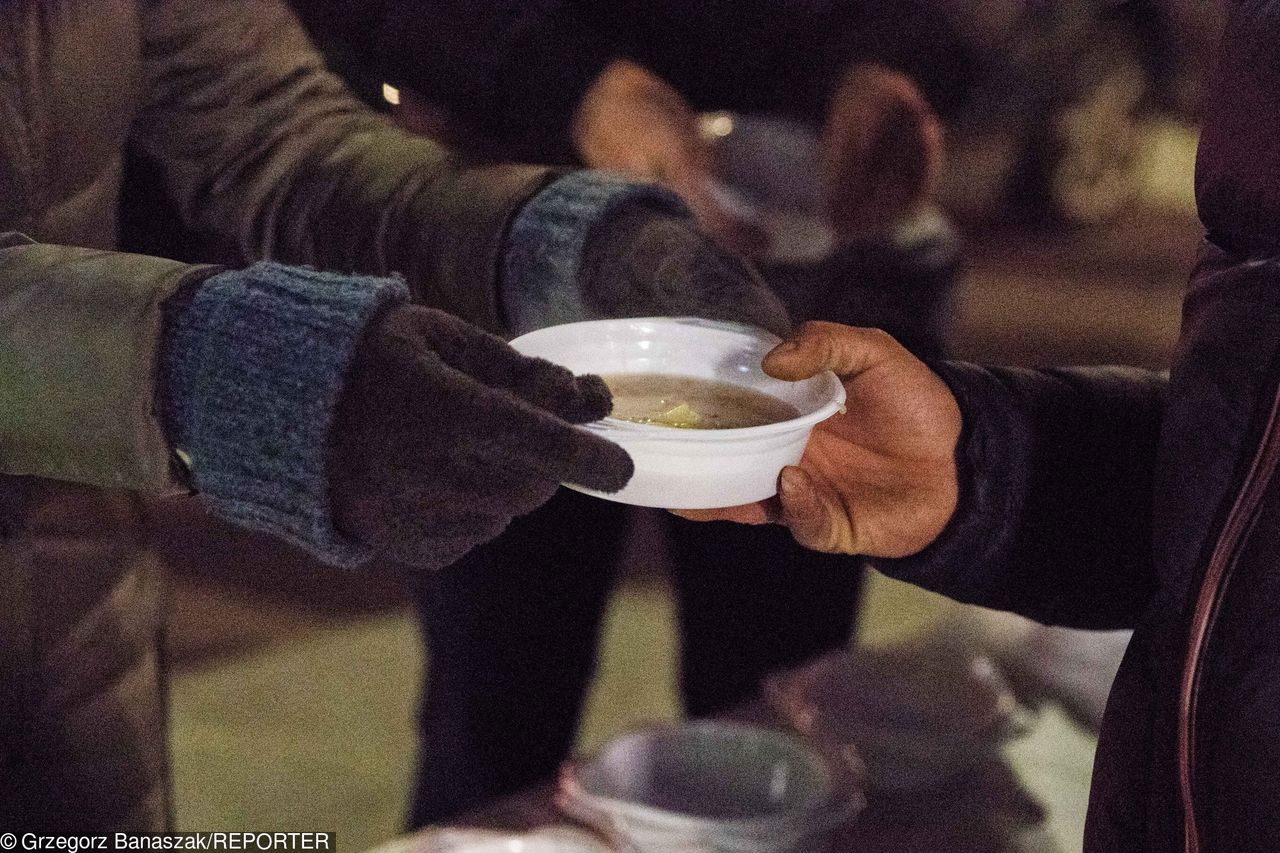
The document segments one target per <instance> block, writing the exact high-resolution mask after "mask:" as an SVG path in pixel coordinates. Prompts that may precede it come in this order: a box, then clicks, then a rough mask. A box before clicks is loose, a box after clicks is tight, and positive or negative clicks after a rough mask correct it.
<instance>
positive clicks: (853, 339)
mask: <svg viewBox="0 0 1280 853" xmlns="http://www.w3.org/2000/svg"><path fill="white" fill-rule="evenodd" d="M764 370H765V372H766V373H768V374H769V375H771V376H773V377H775V378H779V379H786V380H790V381H798V380H803V379H806V378H808V377H811V376H814V375H817V374H818V373H820V372H822V371H824V370H832V371H834V372H835V373H836V374H837V375H838V376H839V377H840V378H841V381H842V382H843V383H844V387H845V393H846V404H845V405H846V411H845V412H844V413H842V414H838V415H835V416H833V417H831V418H829V419H827V420H825V421H823V422H822V423H820V424H818V426H817V427H816V428H815V429H814V431H813V433H812V435H811V436H810V439H809V443H808V445H807V446H806V448H805V452H804V455H803V457H802V458H801V461H800V463H799V465H798V466H795V467H788V468H785V469H783V472H782V474H781V475H780V477H779V495H778V499H777V504H776V506H775V505H771V504H770V503H769V502H762V503H760V504H756V505H753V506H737V507H730V508H725V509H720V510H708V511H701V512H697V513H689V512H681V513H679V514H680V515H682V516H684V517H686V518H692V519H693V520H699V521H710V520H728V521H739V522H745V523H762V522H765V521H771V520H774V519H775V518H776V519H777V520H778V521H780V522H781V523H782V524H785V525H786V526H787V527H788V528H790V529H791V531H792V533H793V535H794V536H795V537H796V539H797V540H798V541H799V542H800V543H801V544H803V545H805V546H806V547H810V548H812V549H814V550H820V551H832V552H840V553H850V554H855V553H856V554H865V555H868V556H878V557H902V556H907V555H909V554H913V553H916V552H918V551H920V550H922V549H923V548H924V547H925V546H927V545H928V544H929V543H930V542H932V541H933V540H934V539H935V538H936V537H937V536H938V534H940V533H941V532H942V530H943V528H944V527H945V526H946V524H947V522H948V521H949V520H950V518H951V515H952V514H953V513H954V511H955V507H956V503H957V500H958V494H959V486H958V479H957V472H956V464H955V450H956V445H957V442H958V441H959V436H960V429H961V415H960V409H959V406H958V404H957V403H956V400H955V398H954V396H952V394H951V392H950V390H949V389H948V388H947V386H946V384H945V383H943V382H942V380H941V379H940V378H938V376H937V375H936V374H934V373H933V371H931V370H930V369H929V368H928V367H927V366H926V365H925V364H924V363H923V362H921V361H919V360H918V359H916V358H915V357H914V356H912V355H911V354H910V353H909V352H907V351H906V350H905V349H904V348H903V347H902V346H901V345H900V344H898V343H897V342H896V341H895V340H893V338H892V337H890V336H889V335H887V334H885V333H884V332H881V331H878V330H874V329H859V328H853V327H849V326H841V325H839V324H835V323H807V324H805V325H804V326H802V327H801V328H800V329H799V330H798V332H797V334H796V335H795V336H794V337H793V338H792V339H790V340H789V341H786V342H784V343H782V344H780V345H778V346H777V347H776V348H774V349H773V350H772V351H771V352H770V353H769V354H768V355H767V356H765V359H764Z"/></svg>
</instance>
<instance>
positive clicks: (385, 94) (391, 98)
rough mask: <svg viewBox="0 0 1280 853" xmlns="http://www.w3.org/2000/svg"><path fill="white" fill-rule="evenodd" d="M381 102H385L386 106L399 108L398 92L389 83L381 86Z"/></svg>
mask: <svg viewBox="0 0 1280 853" xmlns="http://www.w3.org/2000/svg"><path fill="white" fill-rule="evenodd" d="M382 100H384V101H386V102H387V103H388V104H391V105H392V106H399V105H400V90H399V89H397V88H396V87H395V86H392V85H391V84H390V83H383V84H382Z"/></svg>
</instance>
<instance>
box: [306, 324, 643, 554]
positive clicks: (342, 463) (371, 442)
mask: <svg viewBox="0 0 1280 853" xmlns="http://www.w3.org/2000/svg"><path fill="white" fill-rule="evenodd" d="M610 405H611V401H610V397H609V391H608V389H607V388H606V387H605V385H604V382H603V381H602V380H601V379H600V378H599V377H596V376H579V377H575V376H574V375H573V374H572V373H570V372H569V371H568V370H566V369H564V368H562V367H559V366H556V365H553V364H550V363H548V362H546V361H543V360H541V359H533V358H527V357H525V356H522V355H520V354H519V353H517V352H516V351H515V350H513V349H512V348H511V347H509V346H508V345H507V344H506V343H504V342H503V341H502V340H500V339H498V338H496V337H493V336H492V335H489V334H487V333H485V332H483V331H481V330H479V329H477V328H475V327H474V326H471V325H469V324H467V323H465V322H463V321H462V320H459V319H457V318H456V317H454V316H452V315H450V314H446V313H444V312H441V311H436V310H432V309H427V308H420V307H416V306H401V307H396V308H393V309H391V310H389V311H387V312H386V313H385V314H383V315H382V316H381V317H380V318H379V319H378V320H377V321H375V324H374V325H372V326H371V327H370V328H369V329H368V331H367V332H366V333H365V335H364V337H363V338H362V339H361V342H360V344H359V345H358V347H357V350H356V353H355V358H354V362H353V365H352V369H351V371H350V373H349V375H348V378H347V382H346V390H345V391H344V393H343V396H342V398H341V400H340V402H339V407H338V413H337V420H336V424H335V436H334V439H335V440H334V445H333V448H332V451H331V455H330V463H329V482H330V498H331V500H332V503H333V512H334V518H335V521H336V523H337V526H338V528H339V529H340V530H341V531H342V532H343V533H345V534H346V535H347V536H349V537H350V538H352V539H354V540H356V541H358V542H361V543H364V544H366V545H369V546H371V547H372V548H373V549H374V550H375V551H376V552H378V553H380V554H383V555H385V556H389V557H391V558H392V559H395V560H397V561H399V562H402V563H406V564H411V565H414V566H418V567H431V568H434V567H438V566H443V565H447V564H448V563H450V562H452V561H454V560H455V559H457V558H458V557H460V556H461V555H463V554H464V553H466V552H467V551H468V550H469V549H471V548H472V547H474V546H476V545H478V544H480V543H482V542H485V541H487V540H489V539H491V538H493V537H494V536H497V535H498V534H499V533H500V532H501V531H502V530H503V528H505V527H506V526H507V523H508V522H509V521H510V520H511V519H512V518H513V517H514V516H517V515H521V514H523V513H526V512H529V511H531V510H533V509H535V508H536V507H538V506H539V505H541V504H542V503H543V502H545V501H546V500H547V499H549V498H550V497H551V496H552V494H554V492H555V491H556V488H557V487H558V486H559V484H560V483H561V482H571V483H576V484H580V485H583V486H587V487H589V488H592V489H598V490H600V491H606V492H611V491H617V490H618V489H620V488H622V487H623V486H624V485H626V483H627V480H629V479H630V477H631V473H632V464H631V459H630V458H629V457H628V456H627V454H626V452H625V451H624V450H622V448H620V447H618V446H617V445H615V444H611V443H609V442H607V441H605V440H603V439H601V438H599V437H597V436H595V435H591V434H589V433H586V432H583V431H581V430H578V429H575V428H574V427H572V426H571V424H581V423H587V422H589V421H593V420H597V419H599V418H602V417H604V416H605V415H606V414H608V412H609V408H610Z"/></svg>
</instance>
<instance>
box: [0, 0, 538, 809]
mask: <svg viewBox="0 0 1280 853" xmlns="http://www.w3.org/2000/svg"><path fill="white" fill-rule="evenodd" d="M127 146H128V147H132V149H133V150H134V151H135V153H136V154H137V156H138V157H139V160H140V162H143V163H145V164H146V168H147V169H148V170H149V173H150V175H151V177H153V178H154V179H156V180H157V181H159V182H160V183H162V185H163V186H164V187H165V190H166V192H167V193H168V195H169V197H170V198H171V199H172V200H173V202H174V203H175V205H176V208H177V209H178V210H179V211H180V214H181V217H182V220H183V223H182V224H183V225H184V226H185V227H186V228H189V229H191V230H192V231H194V232H196V233H199V234H201V235H202V236H205V237H207V238H208V239H209V240H210V242H211V243H217V244H219V245H227V246H231V247H233V248H234V250H235V252H236V254H237V255H238V256H239V257H240V258H241V259H243V260H251V259H258V258H275V259H279V260H282V261H287V262H294V263H305V264H312V265H315V266H319V267H326V268H330V269H337V270H358V271H362V272H368V273H388V272H392V271H396V272H400V273H403V274H404V275H405V276H406V278H407V279H408V282H409V285H410V288H411V290H412V291H413V293H414V296H415V297H416V299H417V300H418V301H421V302H424V303H426V304H429V305H432V306H434V307H439V308H443V309H446V310H449V311H451V312H454V313H456V314H459V315H461V316H463V317H464V318H466V319H469V320H471V321H473V322H476V323H478V324H480V325H482V326H485V327H487V328H490V329H499V328H500V327H501V322H502V321H501V316H500V311H499V307H498V306H499V302H498V300H497V297H496V294H495V283H496V280H497V263H498V248H499V244H500V242H501V240H502V235H503V229H504V228H505V225H506V223H507V221H508V220H509V219H510V217H511V215H512V213H513V212H514V210H515V209H516V208H517V207H518V206H519V205H520V204H521V203H522V202H523V201H524V200H525V199H526V198H528V197H529V196H530V195H532V194H533V193H534V192H536V191H537V189H538V188H540V187H541V186H542V185H544V184H545V183H546V181H547V180H548V176H547V174H546V173H545V172H544V171H542V170H538V169H531V168H523V167H513V166H486V167H482V168H481V167H476V168H472V167H469V166H467V165H466V164H464V163H461V162H458V161H455V160H453V159H451V158H450V157H449V156H448V155H446V153H445V152H444V151H443V150H442V149H441V148H439V147H437V146H436V145H434V144H432V143H430V142H427V141H424V140H421V139H418V138H414V137H411V136H409V135H407V134H405V133H402V132H400V131H398V130H396V129H394V128H393V127H391V126H390V125H389V124H388V123H387V122H386V121H385V120H384V119H382V118H381V117H379V116H377V115H376V114H374V113H372V112H370V111H369V110H368V109H366V108H365V107H363V106H362V105H361V104H359V103H358V102H357V101H356V100H355V99H354V98H352V97H351V96H350V95H349V94H348V93H347V91H346V90H345V89H344V88H343V86H342V85H341V84H340V83H339V82H338V81H337V80H336V79H335V78H334V77H332V76H330V75H329V74H328V73H327V72H326V71H325V70H324V68H323V65H322V62H321V60H320V58H319V57H318V55H317V54H316V52H315V51H314V50H313V49H312V47H311V45H310V44H309V42H308V41H307V39H306V37H305V36H304V34H303V32H302V30H301V29H300V28H299V26H298V24H297V23H296V22H295V20H294V19H293V17H292V16H291V13H289V12H288V11H287V10H286V9H285V8H284V6H283V5H282V3H280V2H276V0H218V2H212V3H211V2H204V0H11V2H7V3H4V4H3V5H0V233H3V232H21V233H23V234H25V235H27V236H29V237H30V238H32V239H33V240H34V241H36V242H35V243H34V244H33V243H31V242H29V241H26V240H21V239H18V238H16V237H14V236H12V235H10V236H9V237H8V238H6V239H5V240H3V241H0V378H2V379H0V384H2V386H3V387H2V388H0V537H2V538H0V826H4V827H6V828H7V826H10V825H17V826H27V827H31V828H33V829H35V828H38V827H45V828H58V829H64V830H76V829H99V830H104V829H128V828H134V829H142V828H159V827H163V826H164V825H165V824H166V822H167V821H168V816H169V810H170V809H169V803H168V796H167V785H166V769H165V768H166V764H165V759H164V744H163V713H162V702H161V698H162V687H161V680H160V676H161V667H160V664H159V659H158V657H157V644H156V636H157V633H158V630H159V626H160V624H161V623H160V618H159V615H158V601H159V599H158V592H159V588H160V585H159V572H158V567H157V565H156V563H155V561H154V559H153V558H152V556H151V555H150V552H149V551H148V550H147V548H146V545H145V543H144V542H143V540H142V537H141V534H140V532H139V530H140V527H139V517H140V506H139V503H138V498H137V497H136V495H137V494H138V493H140V492H151V493H163V492H165V491H170V490H178V489H180V487H181V486H180V483H179V479H180V477H179V476H178V475H177V473H176V472H177V470H178V468H177V467H176V466H175V464H174V461H173V459H172V455H171V448H170V447H169V445H168V443H167V442H166V440H165V436H164V434H163V432H162V429H161V425H160V423H159V420H158V417H157V412H156V408H157V406H156V393H155V387H154V374H155V368H156V348H157V345H158V341H159V337H160V308H159V306H160V304H161V303H162V302H163V300H164V299H165V298H166V297H167V296H168V295H169V294H171V293H172V292H173V291H174V290H175V289H176V288H178V287H179V286H181V285H182V284H183V283H184V282H186V281H191V280H193V279H194V278H198V277H200V276H204V275H208V274H209V273H210V272H211V269H210V268H207V267H200V266H192V265H188V264H180V263H176V262H173V261H166V260H161V259H157V258H151V257H144V256H140V255H127V254H120V253H116V252H113V251H112V249H113V247H114V246H115V242H116V230H117V221H118V218H117V200H118V197H119V193H120V183H121V173H122V162H123V155H124V152H125V150H126V147H127Z"/></svg>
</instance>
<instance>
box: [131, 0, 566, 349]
mask: <svg viewBox="0 0 1280 853" xmlns="http://www.w3.org/2000/svg"><path fill="white" fill-rule="evenodd" d="M143 30H144V32H143V37H144V42H145V48H144V50H145V66H144V67H145V74H146V76H147V80H146V81H145V86H144V90H145V92H146V93H147V94H146V100H145V103H144V104H143V107H142V110H141V112H140V115H139V118H138V120H137V122H136V124H135V127H134V130H133V134H132V140H133V145H134V146H135V148H136V150H138V151H139V153H141V154H142V155H143V156H144V157H145V158H146V159H147V160H148V161H149V162H151V163H154V164H155V165H156V167H157V168H158V169H159V170H160V171H161V173H162V177H163V180H164V183H165V185H166V188H167V191H168V192H169V194H170V195H171V196H172V197H173V198H174V199H175V201H176V202H177V204H178V207H179V210H180V212H181V215H182V217H183V219H184V221H185V223H186V224H187V226H188V227H191V228H194V229H195V230H197V231H201V232H204V233H206V234H211V235H214V236H216V237H217V238H219V239H220V241H222V242H224V243H229V244H231V245H234V246H235V247H236V249H237V251H238V252H239V254H240V256H241V260H243V261H246V262H247V261H252V260H258V259H263V258H269V259H275V260H280V261H285V262H288V263H301V264H310V265H313V266H317V267H321V268H325V269H332V270H336V271H349V272H363V273H373V274H387V273H392V272H399V273H402V274H404V275H405V277H406V278H407V279H408V282H409V285H410V288H411V289H412V291H413V293H414V297H415V299H416V300H417V301H420V302H422V303H424V304H427V305H430V306H432V307H436V308H442V309H444V310H447V311H450V312H452V313H454V314H457V315H459V316H461V317H463V318H465V319H467V320H469V321H471V322H474V323H477V324H479V325H481V326H484V327H485V328H488V329H493V330H499V329H501V313H500V311H499V308H498V299H497V293H496V288H497V279H498V268H499V267H498V260H499V252H500V248H501V243H502V238H503V233H504V230H505V228H506V225H507V222H508V221H509V220H510V218H511V216H512V214H513V213H514V212H515V210H516V209H518V208H519V206H520V205H521V204H522V203H523V202H524V201H525V200H526V199H527V198H529V197H530V196H532V195H533V194H534V193H536V192H537V190H538V189H540V188H541V187H542V186H544V185H545V184H546V182H547V181H548V180H550V176H549V173H548V172H547V171H546V170H543V169H538V168H532V167H524V166H514V165H483V166H477V165H471V164H468V163H466V162H464V161H463V160H461V159H459V158H458V157H456V156H454V155H452V154H451V153H450V152H448V151H447V150H446V149H444V148H442V147H440V146H439V145H437V144H435V143H433V142H430V141H428V140H425V139H422V138H419V137H415V136H412V135H410V134H408V133H405V132H403V131H401V130H399V129H398V128H396V127H395V126H393V125H392V124H391V123H390V122H389V121H388V120H387V119H386V118H385V117H383V116H381V115H379V114H378V113H376V112H374V111H373V110H371V109H369V108H368V107H366V106H365V105H364V104H362V103H360V101H359V100H358V99H357V98H356V97H355V96H354V95H352V94H351V93H350V92H349V91H348V90H347V89H346V88H345V86H344V85H343V84H342V83H341V82H340V81H339V80H338V78H337V77H335V76H334V75H333V74H331V73H329V72H328V71H327V70H326V68H325V67H324V62H323V59H322V58H321V57H320V55H319V54H318V53H317V51H316V50H315V48H314V47H313V46H312V44H311V42H310V41H309V40H308V38H307V36H306V34H305V32H304V30H303V29H302V27H301V25H300V24H299V23H298V21H297V20H296V18H295V17H294V16H293V14H292V13H291V12H290V11H289V10H288V9H287V8H286V6H285V4H284V3H283V2H281V0H218V2H213V3H211V2H208V0H153V2H151V3H150V4H149V5H148V7H147V12H146V16H145V19H144V22H143Z"/></svg>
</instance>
